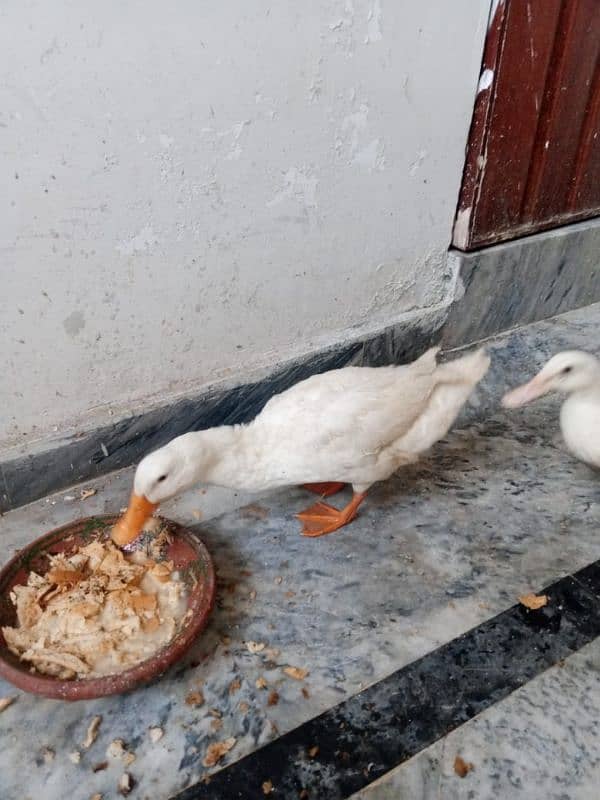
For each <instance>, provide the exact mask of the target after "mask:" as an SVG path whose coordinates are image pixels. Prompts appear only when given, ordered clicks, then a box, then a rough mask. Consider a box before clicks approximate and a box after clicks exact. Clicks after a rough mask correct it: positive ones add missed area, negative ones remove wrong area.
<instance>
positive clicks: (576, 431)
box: [502, 350, 600, 467]
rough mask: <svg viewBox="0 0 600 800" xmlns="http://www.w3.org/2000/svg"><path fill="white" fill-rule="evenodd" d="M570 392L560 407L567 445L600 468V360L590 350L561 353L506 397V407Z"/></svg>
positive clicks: (585, 460)
mask: <svg viewBox="0 0 600 800" xmlns="http://www.w3.org/2000/svg"><path fill="white" fill-rule="evenodd" d="M553 391H555V392H560V393H561V394H564V395H567V399H566V400H565V402H564V403H563V404H562V407H561V410H560V427H561V431H562V435H563V438H564V440H565V444H566V445H567V447H568V449H569V450H570V451H571V453H572V454H573V455H574V456H575V457H576V458H578V459H579V460H580V461H584V462H585V463H586V464H590V466H593V467H600V362H599V361H598V359H597V358H594V356H592V355H590V354H589V353H582V352H580V351H578V350H569V351H565V352H564V353H558V354H557V355H555V356H553V357H552V358H551V359H550V361H548V363H547V364H546V365H545V366H544V367H543V368H542V369H541V370H540V372H538V374H537V375H536V376H535V377H534V378H532V380H530V381H529V383H525V384H524V385H523V386H519V387H518V388H516V389H513V390H512V391H511V392H508V393H507V394H505V395H504V397H503V398H502V405H503V406H504V407H505V408H517V407H518V406H523V405H525V404H526V403H530V402H531V401H532V400H536V399H537V398H538V397H542V395H545V394H548V392H553Z"/></svg>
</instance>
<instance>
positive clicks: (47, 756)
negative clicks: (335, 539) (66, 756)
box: [42, 747, 56, 764]
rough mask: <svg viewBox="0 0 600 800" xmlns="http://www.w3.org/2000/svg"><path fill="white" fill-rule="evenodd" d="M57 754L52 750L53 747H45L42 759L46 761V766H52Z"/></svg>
mask: <svg viewBox="0 0 600 800" xmlns="http://www.w3.org/2000/svg"><path fill="white" fill-rule="evenodd" d="M55 755H56V753H55V752H54V750H52V748H51V747H44V749H43V750H42V758H43V759H44V764H50V763H51V762H52V761H54V756H55Z"/></svg>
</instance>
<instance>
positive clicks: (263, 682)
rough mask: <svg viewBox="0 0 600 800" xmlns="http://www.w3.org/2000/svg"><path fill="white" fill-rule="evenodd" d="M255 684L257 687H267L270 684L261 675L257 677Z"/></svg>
mask: <svg viewBox="0 0 600 800" xmlns="http://www.w3.org/2000/svg"><path fill="white" fill-rule="evenodd" d="M254 685H255V686H256V688H257V689H266V688H267V685H268V684H267V682H266V680H265V679H264V678H262V677H261V678H257V679H256V681H255V682H254Z"/></svg>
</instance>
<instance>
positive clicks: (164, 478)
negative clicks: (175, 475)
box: [158, 475, 167, 483]
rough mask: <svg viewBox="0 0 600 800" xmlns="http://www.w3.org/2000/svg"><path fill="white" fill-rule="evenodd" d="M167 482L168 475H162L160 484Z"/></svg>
mask: <svg viewBox="0 0 600 800" xmlns="http://www.w3.org/2000/svg"><path fill="white" fill-rule="evenodd" d="M166 480H167V476H166V475H161V476H160V478H158V483H162V482H163V481H166Z"/></svg>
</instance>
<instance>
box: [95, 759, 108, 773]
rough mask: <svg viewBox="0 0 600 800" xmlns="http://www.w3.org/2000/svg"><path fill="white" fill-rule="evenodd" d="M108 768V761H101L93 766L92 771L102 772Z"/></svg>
mask: <svg viewBox="0 0 600 800" xmlns="http://www.w3.org/2000/svg"><path fill="white" fill-rule="evenodd" d="M107 768H108V761H99V762H98V763H97V764H94V766H93V767H92V772H102V771H103V770H105V769H107Z"/></svg>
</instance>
